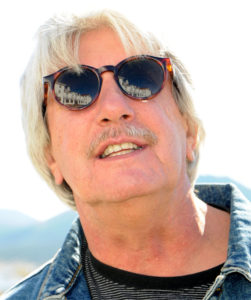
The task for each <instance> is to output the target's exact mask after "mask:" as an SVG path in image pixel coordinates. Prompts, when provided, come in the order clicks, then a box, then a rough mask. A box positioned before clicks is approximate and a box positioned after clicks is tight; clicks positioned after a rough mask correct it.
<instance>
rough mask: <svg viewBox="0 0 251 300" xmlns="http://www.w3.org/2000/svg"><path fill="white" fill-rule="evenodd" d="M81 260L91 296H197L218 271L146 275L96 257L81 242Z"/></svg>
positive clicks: (97, 299)
mask: <svg viewBox="0 0 251 300" xmlns="http://www.w3.org/2000/svg"><path fill="white" fill-rule="evenodd" d="M82 263H83V266H84V272H85V276H86V280H87V284H88V287H89V291H90V294H91V298H92V299H93V300H101V299H102V300H111V299H115V300H134V299H137V300H143V299H144V300H151V299H154V300H163V299H165V300H169V299H170V300H173V299H175V300H179V299H180V300H181V299H182V300H185V299H191V300H197V299H203V297H204V296H205V294H206V292H207V291H208V289H209V288H210V286H211V285H212V284H213V282H214V280H215V278H216V276H217V275H218V274H219V273H220V269H221V268H222V265H219V266H217V267H215V268H212V269H209V270H206V271H203V272H199V273H195V274H191V275H186V276H177V277H155V276H146V275H140V274H135V273H131V272H127V271H124V270H120V269H116V268H113V267H111V266H108V265H105V264H103V263H102V262H100V261H98V260H97V259H96V258H95V257H94V256H93V255H92V254H91V253H90V251H89V249H88V247H87V243H86V241H85V242H84V243H83V246H82Z"/></svg>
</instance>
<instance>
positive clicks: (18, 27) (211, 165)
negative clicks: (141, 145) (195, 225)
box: [0, 0, 251, 219]
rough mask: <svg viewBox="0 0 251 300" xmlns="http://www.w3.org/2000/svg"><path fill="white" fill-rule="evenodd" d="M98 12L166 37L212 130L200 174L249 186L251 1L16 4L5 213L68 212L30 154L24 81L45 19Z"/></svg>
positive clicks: (6, 84) (4, 15) (4, 32)
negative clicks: (22, 103)
mask: <svg viewBox="0 0 251 300" xmlns="http://www.w3.org/2000/svg"><path fill="white" fill-rule="evenodd" d="M88 2H90V4H88ZM104 3H105V6H104ZM101 8H112V9H115V10H119V11H120V12H123V13H124V14H125V15H126V16H127V17H129V18H130V19H131V20H133V21H134V22H136V23H138V24H139V25H140V26H143V27H145V28H146V29H147V30H149V31H153V32H154V33H156V34H157V35H158V36H159V37H160V38H163V39H165V41H166V42H167V43H168V45H169V47H170V48H171V49H172V50H174V52H176V53H177V54H178V55H179V57H180V58H181V59H182V60H183V61H184V62H185V65H186V66H187V67H188V69H189V70H190V72H191V74H192V77H193V79H194V85H195V88H196V93H197V103H196V104H197V106H198V108H199V112H200V114H201V117H202V119H203V120H204V124H205V127H206V130H207V140H206V143H205V146H204V151H203V156H202V159H201V165H200V174H212V175H227V176H229V177H232V178H234V179H235V180H238V181H239V182H241V183H243V184H244V185H246V186H248V187H250V188H251V176H250V170H251V157H250V156H251V141H250V140H251V139H250V129H251V83H250V81H251V75H250V70H251V56H250V53H251V42H250V29H251V18H250V12H251V1H249V0H235V1H231V0H228V1H224V0H215V1H214V0H208V1H205V0H204V1H203V0H183V1H181V0H175V1H168V0H163V1H161V0H155V1H149V2H148V1H140V0H139V1H130V0H129V1H117V0H115V1H102V0H100V1H97V0H96V1H95V0H92V1H83V0H82V1H74V0H71V1H65V0H53V1H48V0H44V1H34V0H33V1H25V0H22V1H18V0H16V1H8V2H5V3H4V5H3V4H2V6H1V9H0V30H1V32H0V33H1V48H0V54H1V56H0V57H1V72H0V82H1V103H2V105H1V110H0V130H1V137H2V139H1V148H0V163H1V169H2V172H1V181H0V182H1V191H2V193H1V194H2V195H1V198H0V209H1V208H9V209H17V210H20V211H22V212H24V213H26V214H29V215H31V216H33V217H34V218H38V219H46V218H49V217H51V216H53V215H55V214H57V213H60V212H61V211H62V210H64V209H66V206H64V205H62V204H61V202H60V201H59V200H58V199H57V197H56V196H55V195H54V194H53V193H52V192H51V191H50V190H49V188H47V186H46V184H45V183H44V182H43V181H42V180H41V179H40V177H39V175H37V173H36V172H35V171H34V170H33V167H32V166H31V163H30V161H29V159H28V157H27V154H26V149H25V142H24V135H23V132H22V126H21V109H20V103H19V79H20V76H21V74H22V72H23V70H24V68H25V65H26V63H27V61H28V58H29V56H30V54H31V51H32V47H33V43H32V39H33V36H34V34H35V32H36V29H37V27H38V26H39V25H40V24H41V23H42V22H43V21H44V20H45V19H47V18H48V17H50V16H51V15H53V14H54V13H59V12H62V11H63V12H66V11H78V12H83V13H84V12H86V11H89V10H90V9H91V10H93V9H101Z"/></svg>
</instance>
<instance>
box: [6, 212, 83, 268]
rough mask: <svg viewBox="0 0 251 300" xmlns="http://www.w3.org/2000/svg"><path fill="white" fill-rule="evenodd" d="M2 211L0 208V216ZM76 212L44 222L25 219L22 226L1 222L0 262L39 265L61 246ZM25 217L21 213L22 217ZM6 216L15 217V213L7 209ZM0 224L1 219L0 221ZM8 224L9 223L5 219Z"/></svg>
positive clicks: (16, 214)
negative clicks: (21, 262) (8, 225)
mask: <svg viewBox="0 0 251 300" xmlns="http://www.w3.org/2000/svg"><path fill="white" fill-rule="evenodd" d="M2 214H4V212H3V211H0V216H1V215H2ZM76 216H77V214H76V212H73V211H68V212H66V213H63V214H60V215H58V216H56V217H54V218H51V219H49V220H48V221H44V222H36V221H34V222H31V223H30V224H29V221H28V219H27V225H26V226H25V225H24V224H25V220H23V221H24V223H23V226H19V225H18V226H16V227H14V225H13V224H12V225H11V228H10V229H9V230H7V229H6V228H7V226H4V224H2V226H3V228H5V229H4V230H2V232H1V231H0V261H8V260H9V261H27V262H33V263H36V264H41V263H43V262H45V261H46V260H48V259H49V258H51V257H52V256H53V255H54V254H55V253H56V251H57V250H58V249H59V248H60V247H61V246H62V243H63V241H64V239H65V236H66V234H67V232H68V230H69V228H70V227H71V223H72V221H73V220H74V219H75V218H76ZM23 217H24V216H23V215H20V218H21V219H22V218H23ZM8 218H10V219H12V220H14V218H18V213H17V212H13V218H12V216H11V212H8ZM1 223H3V222H1ZM7 223H8V222H7Z"/></svg>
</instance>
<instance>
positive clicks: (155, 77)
mask: <svg viewBox="0 0 251 300" xmlns="http://www.w3.org/2000/svg"><path fill="white" fill-rule="evenodd" d="M118 81H119V84H120V86H121V88H122V89H123V90H124V92H125V93H126V94H127V95H129V96H131V97H134V98H139V99H148V98H151V97H152V96H154V95H155V94H157V93H158V92H159V91H160V90H161V87H162V83H163V81H164V71H163V69H162V66H161V65H160V64H159V63H158V62H157V61H155V60H153V59H150V58H144V57H142V58H138V59H134V60H131V61H128V62H126V63H124V64H123V65H122V66H121V67H120V69H119V71H118Z"/></svg>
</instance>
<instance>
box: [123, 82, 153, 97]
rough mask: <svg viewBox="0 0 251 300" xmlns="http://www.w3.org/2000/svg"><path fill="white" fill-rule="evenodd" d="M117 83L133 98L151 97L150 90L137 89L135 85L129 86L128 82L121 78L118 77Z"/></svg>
mask: <svg viewBox="0 0 251 300" xmlns="http://www.w3.org/2000/svg"><path fill="white" fill-rule="evenodd" d="M119 83H120V85H121V86H122V87H123V89H124V90H125V91H126V92H127V93H128V94H129V95H132V96H134V97H142V98H143V97H149V96H151V95H152V92H151V90H150V89H148V88H145V89H142V88H139V87H137V86H136V85H132V84H129V82H128V80H124V78H123V77H119Z"/></svg>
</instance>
